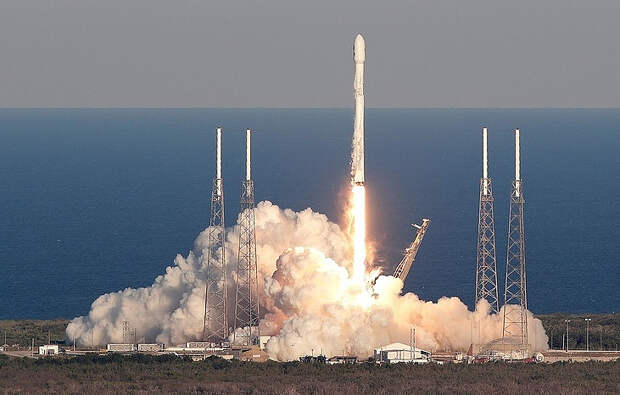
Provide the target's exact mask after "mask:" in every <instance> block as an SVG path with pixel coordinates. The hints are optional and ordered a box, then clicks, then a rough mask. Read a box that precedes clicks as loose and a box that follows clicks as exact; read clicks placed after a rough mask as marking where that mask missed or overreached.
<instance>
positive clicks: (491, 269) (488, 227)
mask: <svg viewBox="0 0 620 395" xmlns="http://www.w3.org/2000/svg"><path fill="white" fill-rule="evenodd" d="M480 299H486V300H487V301H488V302H489V304H490V305H491V313H497V312H498V311H499V298H498V294H497V259H496V255H495V219H494V216H493V191H492V189H491V178H490V177H489V168H488V144H487V128H482V178H481V179H480V206H479V208H478V244H477V253H476V298H475V304H478V301H480Z"/></svg>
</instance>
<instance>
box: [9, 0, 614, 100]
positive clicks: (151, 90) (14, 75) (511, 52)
mask: <svg viewBox="0 0 620 395" xmlns="http://www.w3.org/2000/svg"><path fill="white" fill-rule="evenodd" d="M619 21H620V1H618V0H588V1H584V0H579V1H575V0H536V1H534V0H521V1H513V2H504V1H497V0H493V1H491V0H467V1H465V0H418V1H416V0H409V1H405V0H402V1H400V0H399V1H396V0H383V1H372V0H357V1H355V0H313V1H303V2H302V1H295V0H272V1H262V0H254V1H238V0H226V1H219V0H200V1H199V0H174V1H172V0H168V1H163V0H106V1H100V0H97V1H93V0H72V1H69V0H48V1H43V0H0V107H352V106H353V95H352V89H353V88H352V84H353V61H352V45H353V40H354V37H355V34H356V33H362V34H363V35H364V36H365V38H366V46H367V51H366V54H367V55H366V56H367V57H366V105H367V106H369V107H415V108H424V107H521V108H531V107H533V108H539V107H620V93H619V92H620V49H619V47H620V41H619V40H620V22H619Z"/></svg>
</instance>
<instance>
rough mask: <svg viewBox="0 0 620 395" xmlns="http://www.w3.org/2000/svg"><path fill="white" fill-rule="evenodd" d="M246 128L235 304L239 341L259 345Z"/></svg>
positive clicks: (252, 191) (256, 274)
mask: <svg viewBox="0 0 620 395" xmlns="http://www.w3.org/2000/svg"><path fill="white" fill-rule="evenodd" d="M250 133H251V131H250V129H247V130H246V161H245V167H246V174H245V180H243V182H242V183H241V213H240V214H239V254H238V263H237V295H236V304H235V333H234V339H233V342H234V343H236V344H245V345H254V344H258V338H259V331H258V319H259V307H260V304H259V300H258V267H257V264H256V233H255V227H256V225H255V217H254V215H255V213H254V181H252V174H251V166H250V165H251V161H250V155H251V136H250Z"/></svg>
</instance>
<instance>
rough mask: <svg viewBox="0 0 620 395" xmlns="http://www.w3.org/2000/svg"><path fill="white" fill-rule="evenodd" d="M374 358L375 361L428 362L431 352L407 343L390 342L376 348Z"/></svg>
mask: <svg viewBox="0 0 620 395" xmlns="http://www.w3.org/2000/svg"><path fill="white" fill-rule="evenodd" d="M374 358H375V361H376V362H377V363H398V362H408V363H428V362H429V361H430V359H431V353H430V352H429V351H425V350H421V349H419V348H414V347H412V346H410V345H408V344H403V343H392V344H388V345H386V346H383V347H380V348H376V349H375V355H374Z"/></svg>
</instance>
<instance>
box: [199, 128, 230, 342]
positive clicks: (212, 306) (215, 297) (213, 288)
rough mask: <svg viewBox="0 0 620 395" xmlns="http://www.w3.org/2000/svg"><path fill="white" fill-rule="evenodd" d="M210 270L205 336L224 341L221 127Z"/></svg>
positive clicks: (212, 212) (224, 259)
mask: <svg viewBox="0 0 620 395" xmlns="http://www.w3.org/2000/svg"><path fill="white" fill-rule="evenodd" d="M208 239H209V242H208V245H209V247H208V248H207V273H206V277H205V278H206V280H205V302H204V319H203V330H202V339H203V340H204V341H210V342H222V341H226V340H227V339H228V321H227V314H226V313H227V305H226V304H227V301H226V293H227V289H228V288H227V283H226V228H225V223H224V180H223V179H222V128H220V127H218V128H217V132H216V175H215V178H214V179H213V188H212V190H211V216H210V219H209V230H208Z"/></svg>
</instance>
